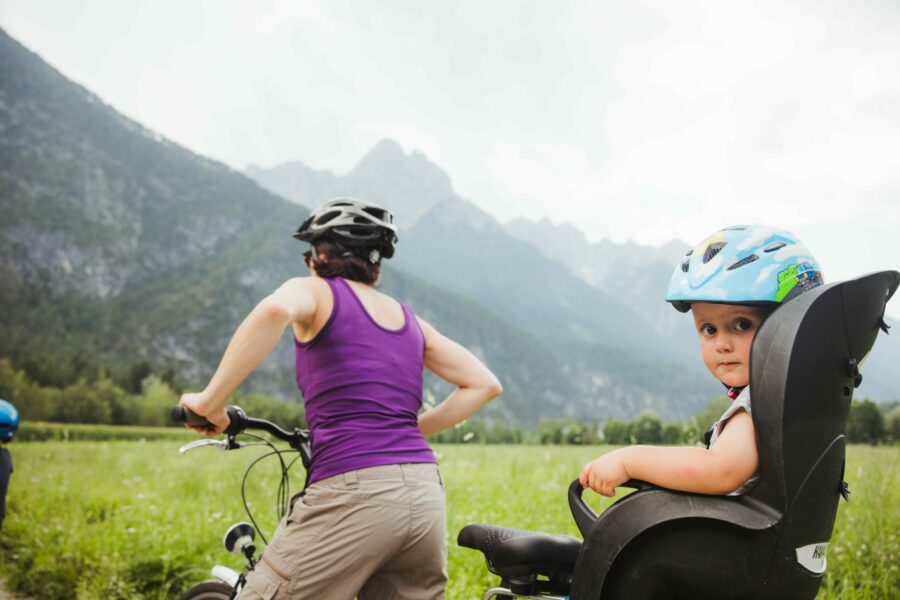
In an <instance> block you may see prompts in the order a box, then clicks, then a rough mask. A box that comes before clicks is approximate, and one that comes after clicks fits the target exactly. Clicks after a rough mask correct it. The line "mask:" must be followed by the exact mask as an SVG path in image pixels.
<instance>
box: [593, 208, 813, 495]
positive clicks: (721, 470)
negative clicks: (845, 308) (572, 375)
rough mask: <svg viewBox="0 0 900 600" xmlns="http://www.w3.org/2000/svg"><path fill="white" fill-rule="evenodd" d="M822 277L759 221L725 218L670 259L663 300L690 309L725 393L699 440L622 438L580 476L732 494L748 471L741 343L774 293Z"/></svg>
mask: <svg viewBox="0 0 900 600" xmlns="http://www.w3.org/2000/svg"><path fill="white" fill-rule="evenodd" d="M821 284H822V275H821V273H820V270H819V266H818V264H817V263H816V261H815V259H814V258H813V257H812V255H811V254H810V252H809V251H808V250H807V249H806V248H805V247H804V246H803V245H802V244H801V243H800V242H799V241H798V240H797V238H796V237H795V236H794V235H793V234H791V233H788V232H786V231H779V230H776V229H773V228H771V227H763V226H760V225H750V226H738V227H728V228H725V229H723V230H721V231H719V232H717V233H715V234H714V235H712V236H711V237H709V238H707V239H706V240H704V241H703V242H701V243H700V245H698V246H697V247H696V248H694V249H693V250H691V251H689V252H688V253H687V254H686V255H685V257H684V258H683V259H682V260H681V261H679V263H678V265H677V266H676V267H675V272H674V274H673V275H672V279H671V281H670V282H669V289H668V293H667V294H666V300H667V301H668V302H671V303H672V305H673V306H674V307H675V308H676V309H678V310H679V311H681V312H687V311H691V312H692V313H693V316H694V325H695V328H696V331H697V334H698V336H699V337H700V354H701V356H702V357H703V363H704V364H705V365H706V368H707V369H709V372H710V373H712V374H713V376H714V377H715V378H716V379H718V380H719V381H721V382H722V383H723V384H724V385H725V387H726V388H728V396H729V397H730V398H731V399H732V400H733V401H732V403H731V406H729V408H728V410H726V411H725V413H724V414H723V415H722V416H721V417H720V418H719V420H718V421H716V424H715V425H714V426H713V429H712V437H711V438H710V442H709V447H708V448H696V447H681V448H667V447H659V446H629V447H627V448H620V449H618V450H614V451H612V452H609V453H607V454H604V455H603V456H601V457H600V458H598V459H596V460H594V461H592V462H589V463H588V464H586V465H585V466H584V468H583V469H582V471H581V475H580V476H579V479H580V481H581V485H582V486H584V487H590V488H591V489H593V490H594V491H596V492H597V493H599V494H603V495H604V496H613V495H614V494H615V490H616V487H618V486H619V485H621V484H622V483H624V482H625V481H627V480H629V479H639V480H642V481H646V482H648V483H652V484H654V485H657V486H660V487H665V488H669V489H673V490H682V491H686V492H694V493H701V494H731V495H738V494H742V493H744V492H745V491H747V489H749V488H750V487H751V486H752V485H753V484H754V483H755V482H756V479H757V478H758V477H757V474H756V469H757V465H758V461H759V456H758V453H757V450H756V436H755V434H754V430H753V420H752V418H751V417H750V411H751V409H750V388H749V387H748V384H749V383H750V345H751V343H752V342H753V337H754V336H755V335H756V332H757V330H758V329H759V327H760V325H762V322H763V321H764V320H765V318H766V317H767V316H768V315H769V314H770V313H771V312H772V311H773V310H774V309H775V308H776V307H777V306H778V305H779V304H781V303H783V302H786V301H788V300H790V299H792V298H794V297H796V296H797V295H799V294H802V293H803V292H805V291H807V290H809V289H812V288H814V287H817V286H819V285H821Z"/></svg>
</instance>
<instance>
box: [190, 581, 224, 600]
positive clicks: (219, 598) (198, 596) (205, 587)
mask: <svg viewBox="0 0 900 600" xmlns="http://www.w3.org/2000/svg"><path fill="white" fill-rule="evenodd" d="M233 592H234V588H232V587H231V586H230V585H228V584H227V583H222V582H221V581H204V582H203V583H198V584H197V585H195V586H194V587H192V588H191V589H189V590H188V591H186V592H185V593H183V594H182V595H181V598H180V600H231V594H232V593H233Z"/></svg>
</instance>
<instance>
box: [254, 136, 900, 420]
mask: <svg viewBox="0 0 900 600" xmlns="http://www.w3.org/2000/svg"><path fill="white" fill-rule="evenodd" d="M373 165H379V166H378V168H377V169H373ZM373 170H375V171H377V173H379V176H378V177H376V178H372V177H371V176H370V175H367V176H366V177H362V176H360V174H359V172H364V173H371V172H372V171H373ZM438 171H439V168H438V167H437V166H436V165H434V164H432V163H430V162H429V161H428V160H427V158H424V157H423V156H422V155H421V154H418V153H412V154H411V155H404V154H403V151H402V149H401V148H400V146H399V145H398V144H396V143H394V142H391V141H389V140H385V141H382V142H381V143H379V144H378V145H377V146H376V147H375V148H373V149H372V150H371V151H370V152H369V153H368V154H367V155H366V156H365V157H364V158H363V159H362V160H361V161H360V163H359V165H358V166H357V167H355V168H354V169H352V170H351V171H350V172H349V173H347V174H346V175H344V176H338V175H335V174H333V173H330V172H321V171H316V170H314V169H311V168H309V167H307V166H305V165H303V164H302V163H299V162H293V163H288V164H284V165H279V166H275V167H272V168H270V169H264V168H261V167H254V168H252V169H249V170H248V171H247V172H248V174H251V175H252V176H253V177H254V178H256V179H257V181H258V182H259V183H260V184H261V185H263V186H264V187H269V186H271V187H270V188H269V189H271V190H272V191H275V192H277V193H280V194H283V195H285V196H286V197H288V198H290V199H293V200H294V201H296V202H305V203H308V204H315V203H318V202H321V201H322V200H324V199H326V198H329V197H332V196H338V195H359V196H362V197H365V198H369V199H372V200H375V201H377V202H379V203H381V204H383V205H385V206H387V207H388V208H390V209H391V210H392V211H394V212H395V213H396V214H397V218H398V221H400V222H401V230H400V243H399V244H398V253H397V256H396V257H395V259H394V261H393V262H394V263H395V264H396V265H398V266H399V267H400V268H401V269H403V270H404V271H406V272H408V273H412V274H415V275H416V276H417V277H419V278H421V279H422V280H425V281H428V282H430V283H432V284H434V285H436V286H439V287H443V288H447V289H451V290H453V291H454V292H456V293H458V294H461V295H463V296H465V297H466V298H469V299H472V300H474V301H476V302H477V303H478V304H480V305H481V307H483V308H484V309H485V310H489V311H492V312H494V313H499V314H501V315H502V316H503V318H504V319H507V320H509V321H510V322H511V323H512V324H514V325H516V326H518V327H519V328H521V329H522V330H524V331H528V332H529V333H530V334H532V335H534V336H535V337H537V338H538V339H540V340H542V341H543V342H544V343H545V344H546V345H547V346H548V347H549V348H550V349H551V350H552V352H553V354H554V356H555V357H557V359H558V360H559V361H560V364H561V365H562V367H563V369H564V370H565V372H566V374H567V377H568V378H569V380H570V381H571V382H572V383H573V384H574V385H575V386H576V388H577V389H578V390H580V398H579V399H578V400H577V401H576V404H578V405H584V406H588V407H591V408H590V409H588V410H586V411H585V410H584V409H578V408H576V409H575V412H576V413H579V414H587V415H596V414H602V415H610V414H617V413H624V414H627V415H633V414H635V412H636V411H639V410H641V409H643V408H654V409H655V410H657V411H659V412H661V413H662V414H663V415H666V416H668V415H676V414H692V413H691V411H695V410H699V408H700V405H702V402H703V400H702V399H703V398H707V397H709V396H710V395H713V394H715V393H717V392H718V391H719V389H718V388H717V387H716V384H715V382H711V381H710V379H709V376H708V375H707V374H706V372H705V369H704V368H703V366H702V363H701V362H700V359H699V353H698V352H696V351H695V349H696V347H697V340H696V333H695V332H694V330H693V322H692V320H691V319H690V317H689V316H686V315H683V314H681V313H678V312H677V311H675V310H673V309H672V307H671V306H670V305H669V304H668V303H666V302H665V301H664V300H663V298H664V296H665V290H666V287H667V285H668V281H669V278H670V276H671V274H672V265H673V264H675V262H676V261H677V260H678V258H679V257H681V256H682V255H683V254H684V252H685V251H686V249H687V248H688V245H687V244H686V243H684V242H681V241H679V240H671V241H669V242H667V243H665V244H664V245H662V246H660V247H658V248H655V247H647V246H641V245H639V244H636V243H633V242H625V243H621V244H617V243H614V242H611V241H609V240H600V241H599V242H597V243H593V244H591V243H589V242H588V240H587V238H586V237H585V235H584V233H583V232H581V231H580V230H578V229H577V228H576V227H574V226H572V225H570V224H561V225H554V224H552V223H551V222H549V221H547V220H543V221H539V222H534V221H527V220H522V219H520V220H516V221H513V222H511V223H507V224H506V225H501V224H500V223H499V222H497V221H496V219H494V218H493V217H491V216H490V215H488V214H487V213H485V212H484V211H482V210H481V209H479V208H478V207H477V206H475V205H474V204H472V203H471V202H468V201H466V200H464V199H462V198H460V197H458V196H456V195H455V194H454V193H453V192H452V187H451V186H449V185H448V186H446V187H442V188H440V192H439V193H434V190H435V186H434V185H433V183H432V182H434V181H441V180H445V179H446V180H449V178H446V177H439V176H438V175H437V172H438ZM326 179H327V186H317V185H315V182H317V181H323V180H326ZM366 180H367V181H371V182H372V183H371V185H370V186H368V187H360V185H359V182H360V181H366ZM416 181H422V182H425V183H423V185H422V187H421V189H419V188H417V187H416V185H415V182H416ZM287 182H290V185H287ZM382 182H391V183H390V184H389V185H381V183H382ZM400 182H402V183H400ZM392 186H395V187H397V188H398V189H402V190H403V193H402V194H398V196H397V198H394V197H392V196H391V194H390V190H391V187H392ZM301 194H307V195H301ZM316 194H318V196H317V197H316ZM442 198H443V200H442ZM422 207H426V209H427V210H424V211H422V210H421V208H422ZM406 210H410V211H413V212H414V214H415V218H414V219H413V222H412V223H411V224H410V223H409V220H407V221H406V225H405V226H404V225H403V224H402V220H401V217H402V213H403V211H406ZM896 342H897V340H896V336H894V337H891V338H888V337H887V336H882V338H881V339H879V340H878V342H877V344H876V350H875V351H874V352H873V355H872V356H871V357H870V360H869V361H868V363H869V365H871V366H869V368H868V370H867V372H866V379H865V381H864V383H863V386H862V387H861V388H860V392H859V393H860V394H861V395H864V396H866V395H867V396H871V397H873V398H877V399H879V400H883V401H892V400H894V399H896V398H900V396H898V392H897V391H896V389H895V386H892V385H891V384H890V378H889V374H890V372H891V369H890V367H888V364H892V363H893V364H896V363H895V362H893V361H900V344H897V343H896ZM648 359H649V360H648ZM648 364H649V367H644V368H635V365H648ZM603 418H606V417H605V416H604V417H603Z"/></svg>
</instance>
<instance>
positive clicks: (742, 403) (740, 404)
mask: <svg viewBox="0 0 900 600" xmlns="http://www.w3.org/2000/svg"><path fill="white" fill-rule="evenodd" d="M741 409H744V410H746V411H747V414H748V415H752V414H753V413H752V412H751V411H750V386H749V385H748V386H747V387H745V388H744V389H743V390H741V393H740V394H738V397H737V398H735V399H734V400H733V401H732V403H731V406H729V407H728V409H727V410H726V411H725V412H724V413H722V416H721V417H719V420H718V421H716V423H715V425H713V430H712V437H710V439H709V447H710V448H712V447H713V445H714V444H715V443H716V440H717V439H719V435H721V434H722V430H723V429H725V424H726V423H728V419H730V418H731V417H732V416H734V413H736V412H737V411H739V410H741ZM758 480H759V471H757V472H756V473H754V474H753V476H752V477H751V478H750V479H748V480H747V481H745V482H744V483H743V485H741V486H740V487H739V488H738V489H736V490H734V491H733V492H731V493H730V494H728V495H729V496H740V495H741V494H743V493H744V492H746V491H747V490H749V489H750V488H752V487H753V486H754V485H756V482H757V481H758Z"/></svg>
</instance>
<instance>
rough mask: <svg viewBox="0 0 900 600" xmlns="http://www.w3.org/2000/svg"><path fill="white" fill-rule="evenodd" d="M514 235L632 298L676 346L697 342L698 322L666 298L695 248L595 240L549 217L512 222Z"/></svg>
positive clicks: (591, 280) (595, 283)
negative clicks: (676, 269) (679, 265)
mask: <svg viewBox="0 0 900 600" xmlns="http://www.w3.org/2000/svg"><path fill="white" fill-rule="evenodd" d="M506 230H507V232H509V234H510V235H512V236H513V237H515V238H517V239H520V240H523V241H532V240H540V243H538V244H535V247H537V248H538V249H539V250H540V251H541V252H543V253H544V255H545V256H547V257H548V258H552V259H554V260H558V261H560V262H562V263H565V264H566V265H567V266H568V267H569V269H570V270H571V271H572V272H573V273H574V274H575V275H577V276H578V277H580V278H581V279H582V280H583V281H585V282H586V283H588V284H590V285H592V286H594V287H596V288H598V289H600V290H602V291H604V292H606V293H607V294H609V295H610V296H612V297H614V298H627V299H628V302H629V304H630V306H632V307H633V308H634V309H635V311H636V312H638V313H639V314H640V315H641V316H642V317H643V318H644V319H645V320H646V321H647V323H648V324H649V325H650V326H651V327H652V328H653V330H654V331H655V333H656V334H657V335H659V336H662V337H663V338H666V339H667V340H669V341H670V343H671V344H672V345H675V346H678V347H681V348H683V347H685V344H693V343H694V338H695V335H696V334H695V333H694V328H693V323H692V322H691V321H690V319H686V318H684V315H682V314H680V313H678V312H677V311H675V310H673V309H672V307H671V306H670V305H669V304H667V303H666V302H665V301H664V299H663V298H664V297H665V294H666V287H667V286H668V283H669V278H670V277H671V275H672V266H673V265H674V264H675V263H676V262H677V261H678V259H679V258H680V257H681V256H683V255H684V253H685V252H686V251H687V250H688V249H689V246H688V244H686V243H684V242H681V241H678V240H670V241H668V242H666V243H665V244H664V245H662V246H661V247H659V248H655V247H652V246H641V245H640V244H637V243H635V242H631V241H627V242H624V243H621V244H618V243H615V242H612V241H610V240H607V239H602V240H600V241H599V242H596V243H593V244H591V243H589V242H588V240H587V237H586V236H585V234H584V232H582V231H581V230H579V229H578V228H576V227H575V226H574V225H571V224H569V223H562V224H559V225H555V224H553V223H552V222H550V220H549V219H541V220H539V221H531V220H528V219H515V220H513V221H510V222H509V223H507V224H506Z"/></svg>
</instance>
